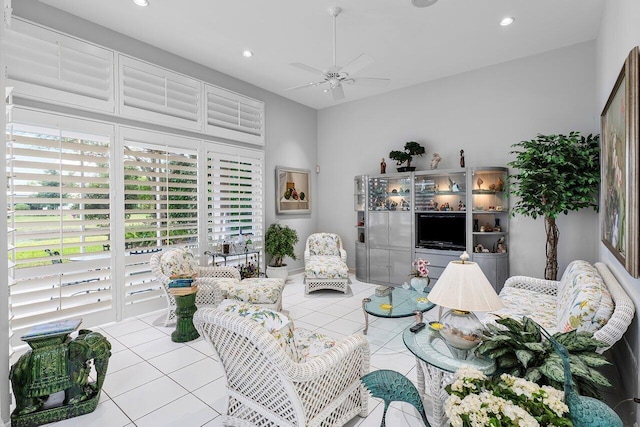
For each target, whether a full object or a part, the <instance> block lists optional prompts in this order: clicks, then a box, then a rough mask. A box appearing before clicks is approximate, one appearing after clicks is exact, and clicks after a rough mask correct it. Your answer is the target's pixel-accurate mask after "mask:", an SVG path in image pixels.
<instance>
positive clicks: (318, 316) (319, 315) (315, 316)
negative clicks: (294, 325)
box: [300, 310, 337, 327]
mask: <svg viewBox="0 0 640 427" xmlns="http://www.w3.org/2000/svg"><path fill="white" fill-rule="evenodd" d="M335 320H337V317H335V316H332V315H330V314H326V313H325V312H324V310H323V311H322V312H319V311H318V312H315V313H311V314H307V315H306V316H304V317H301V318H300V321H302V322H304V323H309V324H311V325H314V326H316V327H323V326H325V325H327V324H329V323H331V322H334V321H335Z"/></svg>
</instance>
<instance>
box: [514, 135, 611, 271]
mask: <svg viewBox="0 0 640 427" xmlns="http://www.w3.org/2000/svg"><path fill="white" fill-rule="evenodd" d="M512 147H518V148H521V149H522V150H521V151H512V152H511V154H516V160H514V161H513V162H510V163H509V166H511V167H512V168H515V169H517V170H518V171H517V173H516V174H514V175H511V177H510V185H509V189H508V190H509V193H510V194H512V195H514V196H517V197H519V200H518V201H517V202H516V204H515V206H514V207H513V212H514V213H519V214H521V215H524V216H530V217H532V218H533V219H536V218H537V217H538V216H541V217H544V226H545V230H546V233H547V241H546V254H547V262H546V265H545V269H544V277H545V279H547V280H556V278H557V276H558V227H557V225H556V218H557V217H558V215H560V214H561V213H564V214H565V215H566V214H567V213H569V211H577V210H579V209H582V208H585V207H593V208H594V209H595V210H596V211H597V210H598V187H599V184H600V163H599V157H600V156H599V154H600V135H595V136H593V135H589V136H587V137H586V138H585V137H583V136H580V133H579V132H571V133H569V135H568V136H567V135H538V136H537V137H536V138H535V139H532V140H531V141H522V142H520V143H518V144H513V145H512Z"/></svg>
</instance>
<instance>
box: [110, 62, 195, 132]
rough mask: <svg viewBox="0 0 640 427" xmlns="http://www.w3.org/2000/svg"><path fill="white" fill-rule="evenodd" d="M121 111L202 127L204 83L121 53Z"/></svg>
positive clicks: (142, 117) (158, 120)
mask: <svg viewBox="0 0 640 427" xmlns="http://www.w3.org/2000/svg"><path fill="white" fill-rule="evenodd" d="M118 60H119V69H120V74H119V77H120V114H122V115H124V116H128V117H132V118H136V119H142V120H146V121H151V122H154V123H159V124H163V125H169V126H174V127H180V128H185V129H192V130H202V119H201V115H202V114H201V104H202V103H201V102H200V97H201V92H202V83H201V82H200V81H199V80H196V79H192V78H190V77H187V76H184V75H182V74H178V73H174V72H172V71H169V70H166V69H164V68H161V67H158V66H155V65H152V64H149V63H146V62H142V61H138V60H136V59H133V58H130V57H128V56H125V55H119V59H118Z"/></svg>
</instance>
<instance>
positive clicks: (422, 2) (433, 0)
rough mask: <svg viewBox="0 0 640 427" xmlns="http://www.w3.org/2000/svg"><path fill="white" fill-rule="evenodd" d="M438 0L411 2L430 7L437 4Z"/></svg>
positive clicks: (412, 0) (413, 0) (417, 5)
mask: <svg viewBox="0 0 640 427" xmlns="http://www.w3.org/2000/svg"><path fill="white" fill-rule="evenodd" d="M437 2H438V0H411V3H412V4H413V5H414V6H415V7H428V6H433V5H434V4H436V3H437Z"/></svg>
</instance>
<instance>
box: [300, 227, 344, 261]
mask: <svg viewBox="0 0 640 427" xmlns="http://www.w3.org/2000/svg"><path fill="white" fill-rule="evenodd" d="M307 248H308V249H309V255H336V256H340V237H339V236H338V235H337V234H333V233H315V234H312V235H311V236H309V239H308V240H307Z"/></svg>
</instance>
